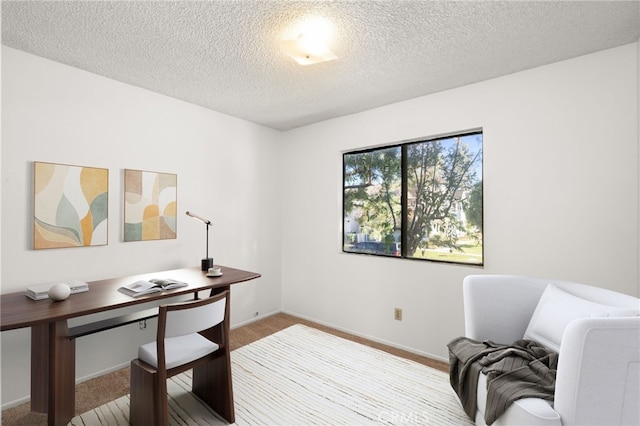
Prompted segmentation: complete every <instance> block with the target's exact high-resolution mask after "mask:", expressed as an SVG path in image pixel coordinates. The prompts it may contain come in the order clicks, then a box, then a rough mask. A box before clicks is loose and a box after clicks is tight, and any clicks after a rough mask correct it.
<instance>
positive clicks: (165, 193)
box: [124, 169, 178, 241]
mask: <svg viewBox="0 0 640 426" xmlns="http://www.w3.org/2000/svg"><path fill="white" fill-rule="evenodd" d="M177 182H178V177H177V176H176V175H174V174H170V173H157V172H147V171H142V170H128V169H125V171H124V240H125V241H148V240H166V239H172V238H176V223H177V215H176V212H177V210H178V206H177V204H178V202H177V189H178V183H177Z"/></svg>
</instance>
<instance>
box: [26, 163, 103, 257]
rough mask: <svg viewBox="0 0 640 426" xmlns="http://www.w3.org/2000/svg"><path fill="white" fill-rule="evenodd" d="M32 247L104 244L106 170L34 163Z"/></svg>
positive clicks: (48, 247) (45, 247)
mask: <svg viewBox="0 0 640 426" xmlns="http://www.w3.org/2000/svg"><path fill="white" fill-rule="evenodd" d="M33 169H34V173H33V182H34V191H33V192H34V203H33V206H34V207H33V212H34V214H33V216H34V220H33V248H34V249H35V250H38V249H50V248H64V247H83V246H100V245H106V244H107V243H108V214H109V208H108V207H109V170H107V169H101V168H95V167H83V166H72V165H67V164H55V163H43V162H37V161H36V162H34V167H33Z"/></svg>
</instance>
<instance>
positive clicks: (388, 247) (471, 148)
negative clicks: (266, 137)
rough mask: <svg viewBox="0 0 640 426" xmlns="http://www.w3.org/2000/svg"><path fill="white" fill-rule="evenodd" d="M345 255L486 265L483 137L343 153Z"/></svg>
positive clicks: (465, 136)
mask: <svg viewBox="0 0 640 426" xmlns="http://www.w3.org/2000/svg"><path fill="white" fill-rule="evenodd" d="M343 163H344V175H343V176H344V180H343V182H344V187H343V189H344V192H343V206H344V211H343V219H344V238H343V250H344V251H346V252H352V253H364V254H373V255H381V256H398V257H405V258H411V259H425V260H433V261H443V262H455V263H465V264H475V265H482V264H483V233H482V217H483V213H482V211H483V210H482V133H481V132H474V133H467V134H463V135H455V136H448V137H446V138H438V139H430V140H424V141H416V142H411V143H406V144H402V145H395V146H390V147H383V148H376V149H371V150H366V151H359V152H350V153H345V154H344V156H343Z"/></svg>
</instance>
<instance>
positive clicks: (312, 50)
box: [282, 33, 338, 65]
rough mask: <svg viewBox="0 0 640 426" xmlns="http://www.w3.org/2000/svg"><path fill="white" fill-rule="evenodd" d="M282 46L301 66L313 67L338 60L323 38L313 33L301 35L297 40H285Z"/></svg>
mask: <svg viewBox="0 0 640 426" xmlns="http://www.w3.org/2000/svg"><path fill="white" fill-rule="evenodd" d="M282 45H283V47H284V50H285V51H286V52H287V54H288V55H289V56H291V57H292V58H293V59H294V60H295V61H296V62H297V63H299V64H300V65H312V64H317V63H319V62H326V61H331V60H333V59H337V58H338V57H337V56H336V55H335V54H334V53H333V52H332V51H331V49H329V47H328V46H327V44H326V43H325V42H324V40H323V39H322V37H320V36H319V35H316V34H312V33H300V35H298V37H297V38H296V39H295V40H284V41H283V42H282Z"/></svg>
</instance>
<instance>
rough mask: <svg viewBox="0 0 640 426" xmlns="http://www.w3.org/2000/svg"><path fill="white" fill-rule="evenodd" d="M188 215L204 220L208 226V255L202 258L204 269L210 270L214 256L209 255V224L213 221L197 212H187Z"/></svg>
mask: <svg viewBox="0 0 640 426" xmlns="http://www.w3.org/2000/svg"><path fill="white" fill-rule="evenodd" d="M187 216H191V217H192V218H194V219H198V220H200V221H202V222H204V224H205V225H206V227H207V248H206V257H205V258H204V259H202V262H201V265H202V270H203V271H208V270H209V268H211V267H212V266H213V258H212V257H209V225H211V221H210V220H208V219H205V218H203V217H201V216H198V215H197V214H195V213H191V212H187Z"/></svg>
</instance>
